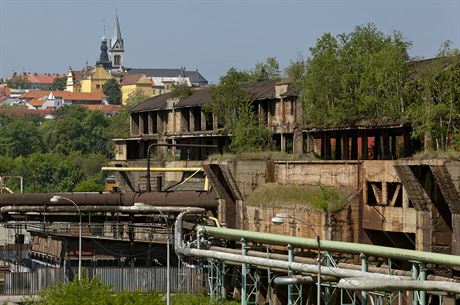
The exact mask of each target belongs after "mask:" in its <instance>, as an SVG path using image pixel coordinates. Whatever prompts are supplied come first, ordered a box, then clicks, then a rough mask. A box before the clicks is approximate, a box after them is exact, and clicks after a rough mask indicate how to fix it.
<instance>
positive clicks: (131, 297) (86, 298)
mask: <svg viewBox="0 0 460 305" xmlns="http://www.w3.org/2000/svg"><path fill="white" fill-rule="evenodd" d="M172 303H173V304H176V305H202V304H209V305H236V304H239V303H237V302H234V301H214V302H211V301H210V300H209V298H208V297H207V296H205V295H193V294H174V295H172ZM25 304H26V305H76V304H85V305H163V304H166V297H165V295H164V294H160V293H157V292H149V293H143V292H130V291H124V292H116V293H115V292H113V291H112V290H111V289H110V287H109V286H107V285H104V284H102V283H101V281H100V280H99V278H97V277H96V278H94V279H92V280H88V279H86V278H83V279H82V280H81V281H80V282H78V281H73V282H70V283H67V284H65V285H63V284H59V285H57V286H56V287H53V288H46V289H44V290H42V291H41V292H40V293H39V297H38V300H35V301H34V300H32V299H30V298H26V302H25Z"/></svg>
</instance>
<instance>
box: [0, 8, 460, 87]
mask: <svg viewBox="0 0 460 305" xmlns="http://www.w3.org/2000/svg"><path fill="white" fill-rule="evenodd" d="M116 11H118V16H119V20H120V26H121V32H122V36H123V39H124V43H125V56H126V59H125V60H126V62H125V65H126V66H127V67H131V68H180V67H182V66H184V67H186V69H187V70H195V69H198V70H199V71H200V73H202V74H203V76H204V77H206V78H207V79H208V80H209V81H210V82H213V83H216V82H218V79H219V76H221V75H223V74H225V73H226V72H227V70H228V69H229V68H231V67H235V68H237V69H244V70H247V69H251V68H252V67H253V66H254V65H255V64H256V63H257V62H260V61H264V60H265V58H267V57H276V58H277V59H278V61H279V62H280V65H281V67H283V68H284V67H286V66H287V65H288V64H289V62H290V61H294V60H297V59H299V58H300V57H303V58H307V57H308V56H309V52H308V48H309V47H312V46H314V44H315V42H316V40H317V39H318V38H319V37H320V36H321V35H322V34H323V33H326V32H331V33H332V34H333V35H336V34H338V33H342V32H345V33H348V32H351V31H352V30H353V28H354V27H355V26H356V25H360V24H367V23H369V22H372V23H375V24H376V25H377V27H378V29H379V30H381V31H383V32H384V33H387V34H388V33H390V32H391V31H393V30H398V31H401V32H402V33H403V35H404V36H405V37H406V38H407V39H408V40H410V41H412V43H413V45H412V48H411V49H410V55H411V56H416V57H424V58H430V57H433V56H435V55H436V53H437V51H438V49H439V47H440V45H441V43H442V42H444V41H445V40H451V41H452V42H453V46H454V47H457V48H458V47H460V1H457V0H439V1H424V0H421V1H416V0H401V1H380V0H375V1H372V0H369V1H363V0H359V1H358V0H355V1H346V0H345V1H294V0H285V1H276V0H271V1H270V0H266V1H260V0H259V1H258V0H247V1H241V0H235V1H228V0H222V1H218V0H216V1H205V0H189V1H175V0H171V1H155V0H152V1H141V0H133V1H116V0H111V1H109V0H107V1H105V0H94V1H88V0H82V1H69V0H60V1H59V0H46V1H44V0H38V1H31V0H15V1H10V0H0V77H6V76H9V75H11V74H12V73H13V72H18V73H22V72H31V73H34V72H37V73H65V72H66V71H67V69H68V66H72V68H73V69H75V70H78V69H81V68H82V67H83V66H84V65H85V64H86V62H88V64H90V65H94V64H95V62H96V60H97V59H98V56H99V46H100V40H101V37H102V35H103V31H104V25H105V30H106V34H105V35H106V37H107V38H110V37H111V36H112V31H113V26H114V18H115V12H116Z"/></svg>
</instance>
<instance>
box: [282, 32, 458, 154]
mask: <svg viewBox="0 0 460 305" xmlns="http://www.w3.org/2000/svg"><path fill="white" fill-rule="evenodd" d="M410 46H411V43H410V42H409V41H408V40H406V39H405V38H404V37H403V35H402V34H401V33H399V32H394V33H392V34H390V35H385V34H383V33H382V32H381V31H379V30H378V29H377V27H376V26H375V25H374V24H368V25H362V26H357V27H356V28H355V29H354V31H353V32H351V33H349V34H347V33H342V34H339V35H336V36H333V35H331V34H330V33H326V34H324V35H323V36H321V37H320V38H319V39H318V40H317V42H316V45H315V46H314V47H312V48H310V51H311V57H310V58H309V59H307V60H306V61H303V60H300V61H298V62H294V63H292V64H291V66H290V67H288V68H287V69H286V73H287V76H288V78H289V79H290V81H291V82H292V83H293V84H294V86H295V87H297V88H298V89H299V92H300V95H301V100H302V103H303V108H304V123H306V124H307V125H310V126H325V125H334V126H350V125H353V124H355V123H356V122H357V121H359V120H361V119H377V120H380V119H382V118H390V119H399V118H409V119H410V121H411V123H412V126H413V134H412V135H413V137H417V138H420V137H421V138H424V140H425V141H424V143H425V145H426V147H425V151H427V150H429V149H432V148H433V149H436V150H448V149H452V148H455V147H460V143H459V142H460V136H459V129H460V60H459V58H458V56H459V55H460V50H458V49H455V48H453V47H452V43H451V42H450V41H446V42H445V43H443V45H442V46H441V48H440V50H439V53H438V55H437V59H436V60H426V61H421V62H412V61H411V60H410V59H409V56H408V50H409V48H410Z"/></svg>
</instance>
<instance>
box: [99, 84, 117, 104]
mask: <svg viewBox="0 0 460 305" xmlns="http://www.w3.org/2000/svg"><path fill="white" fill-rule="evenodd" d="M102 91H103V92H104V94H105V95H106V96H107V102H108V103H109V104H113V105H120V104H121V90H120V85H119V84H118V81H117V80H116V79H114V78H112V79H109V80H108V81H106V82H105V83H104V86H103V88H102Z"/></svg>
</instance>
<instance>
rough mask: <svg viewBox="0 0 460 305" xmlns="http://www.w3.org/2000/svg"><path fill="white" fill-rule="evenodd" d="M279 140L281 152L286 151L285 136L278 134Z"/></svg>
mask: <svg viewBox="0 0 460 305" xmlns="http://www.w3.org/2000/svg"><path fill="white" fill-rule="evenodd" d="M280 140H281V143H280V144H281V151H284V152H285V151H286V136H285V135H284V133H282V134H280Z"/></svg>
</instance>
